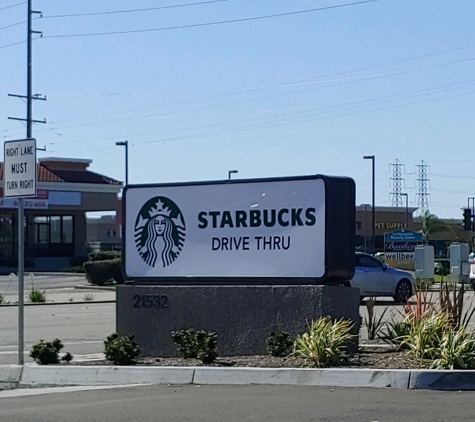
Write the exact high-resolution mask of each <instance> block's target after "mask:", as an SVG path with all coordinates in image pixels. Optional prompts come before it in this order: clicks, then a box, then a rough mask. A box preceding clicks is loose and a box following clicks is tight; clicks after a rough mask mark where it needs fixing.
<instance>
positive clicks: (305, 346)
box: [294, 317, 353, 367]
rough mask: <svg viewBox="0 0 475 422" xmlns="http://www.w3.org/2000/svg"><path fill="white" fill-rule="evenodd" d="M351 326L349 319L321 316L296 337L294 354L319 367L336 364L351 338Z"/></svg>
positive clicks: (343, 354) (338, 363) (343, 355)
mask: <svg viewBox="0 0 475 422" xmlns="http://www.w3.org/2000/svg"><path fill="white" fill-rule="evenodd" d="M352 328H353V323H352V322H351V321H347V320H344V319H341V320H336V321H332V320H331V319H330V318H326V317H321V318H319V319H317V320H316V321H313V322H312V323H311V324H310V326H309V328H308V330H307V332H305V333H304V334H302V335H300V336H298V337H297V339H296V340H295V344H294V354H295V355H296V356H300V357H303V358H306V359H310V360H312V361H313V362H314V363H315V365H316V366H319V367H327V366H338V365H340V363H341V362H342V360H343V359H344V357H345V355H346V354H345V349H346V348H347V347H348V345H349V343H350V342H351V340H352V338H353V335H352V334H351V333H350V331H351V329H352Z"/></svg>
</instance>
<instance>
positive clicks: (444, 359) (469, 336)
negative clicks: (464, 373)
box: [431, 327, 475, 369]
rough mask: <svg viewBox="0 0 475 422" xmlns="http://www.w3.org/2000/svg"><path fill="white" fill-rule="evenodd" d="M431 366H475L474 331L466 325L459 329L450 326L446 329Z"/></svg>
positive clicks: (458, 367)
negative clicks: (469, 329)
mask: <svg viewBox="0 0 475 422" xmlns="http://www.w3.org/2000/svg"><path fill="white" fill-rule="evenodd" d="M431 367H432V368H436V369H473V368H475V336H474V333H473V331H468V330H467V329H466V328H465V327H461V328H459V329H458V330H455V329H453V328H452V327H450V328H448V329H447V330H446V331H444V333H443V334H442V338H441V339H440V343H439V347H438V349H437V351H436V354H435V356H434V360H433V361H432V365H431Z"/></svg>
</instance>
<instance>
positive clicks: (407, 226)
mask: <svg viewBox="0 0 475 422" xmlns="http://www.w3.org/2000/svg"><path fill="white" fill-rule="evenodd" d="M401 196H405V197H406V230H409V208H408V206H407V193H401Z"/></svg>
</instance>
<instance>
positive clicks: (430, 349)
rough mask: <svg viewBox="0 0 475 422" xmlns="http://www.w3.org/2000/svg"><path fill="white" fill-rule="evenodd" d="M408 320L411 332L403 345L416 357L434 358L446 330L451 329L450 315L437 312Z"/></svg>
mask: <svg viewBox="0 0 475 422" xmlns="http://www.w3.org/2000/svg"><path fill="white" fill-rule="evenodd" d="M406 319H407V318H406ZM408 322H409V324H410V329H409V333H408V334H407V335H406V336H405V338H404V339H403V341H402V343H401V345H402V346H403V347H407V349H408V350H409V352H410V353H411V354H412V355H413V356H414V357H415V358H418V359H430V360H432V359H434V358H435V356H436V355H437V350H438V348H439V346H440V342H441V338H442V336H443V334H444V332H446V331H447V330H449V329H451V327H450V320H449V316H448V315H447V314H435V315H432V316H430V317H427V318H420V319H415V318H413V319H412V320H411V319H408Z"/></svg>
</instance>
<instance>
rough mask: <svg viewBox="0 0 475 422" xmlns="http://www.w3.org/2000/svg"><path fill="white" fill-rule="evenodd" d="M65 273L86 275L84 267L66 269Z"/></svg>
mask: <svg viewBox="0 0 475 422" xmlns="http://www.w3.org/2000/svg"><path fill="white" fill-rule="evenodd" d="M63 272H65V273H82V274H84V273H85V272H86V270H85V269H84V265H76V266H75V267H66V268H63Z"/></svg>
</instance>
